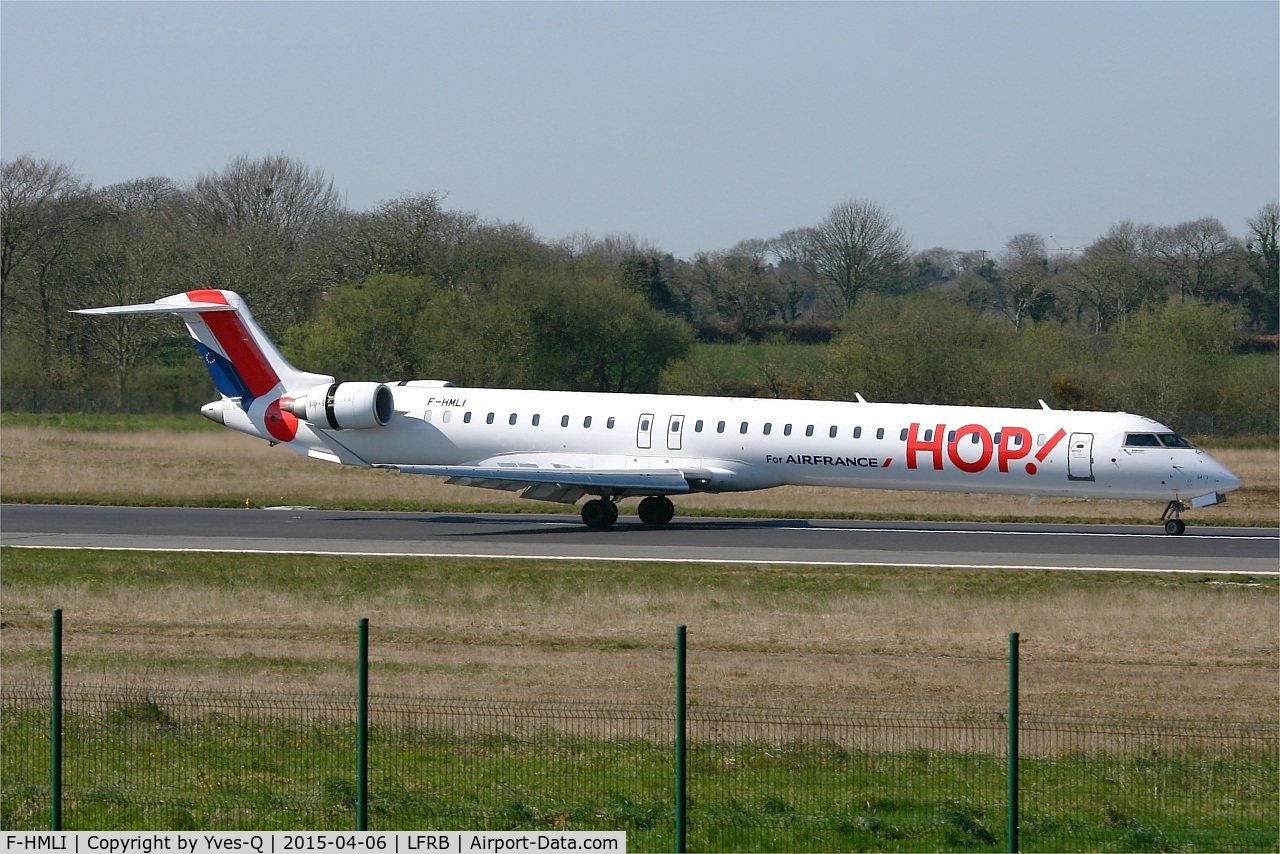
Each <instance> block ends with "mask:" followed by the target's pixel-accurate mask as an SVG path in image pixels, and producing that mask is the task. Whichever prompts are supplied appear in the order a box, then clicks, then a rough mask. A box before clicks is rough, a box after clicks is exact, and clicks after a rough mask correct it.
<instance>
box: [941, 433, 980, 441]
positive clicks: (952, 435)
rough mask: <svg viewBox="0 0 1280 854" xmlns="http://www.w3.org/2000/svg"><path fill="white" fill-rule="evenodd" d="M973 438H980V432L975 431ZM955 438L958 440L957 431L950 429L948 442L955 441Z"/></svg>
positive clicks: (975, 439)
mask: <svg viewBox="0 0 1280 854" xmlns="http://www.w3.org/2000/svg"><path fill="white" fill-rule="evenodd" d="M973 438H974V441H977V439H978V434H977V433H974V434H973ZM955 440H956V431H955V430H952V431H950V432H949V433H947V441H948V442H954V441H955Z"/></svg>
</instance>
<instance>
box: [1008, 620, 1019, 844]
mask: <svg viewBox="0 0 1280 854" xmlns="http://www.w3.org/2000/svg"><path fill="white" fill-rule="evenodd" d="M1017 850H1018V633H1017V632H1010V633H1009V851H1011V852H1017Z"/></svg>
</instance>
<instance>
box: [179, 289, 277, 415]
mask: <svg viewBox="0 0 1280 854" xmlns="http://www.w3.org/2000/svg"><path fill="white" fill-rule="evenodd" d="M187 298H188V299H190V300H191V301H192V302H194V303H220V304H222V305H227V306H229V305H230V304H229V303H228V302H227V298H226V296H225V295H224V294H223V293H222V291H215V290H198V291H187ZM200 319H201V320H202V321H204V325H205V326H206V327H207V328H208V330H209V333H210V335H211V336H212V337H213V341H214V342H215V343H216V344H217V349H215V348H214V347H212V346H210V345H209V344H208V343H206V342H205V341H202V340H200V338H199V337H197V338H196V347H197V348H198V349H199V351H200V357H201V358H202V359H203V360H204V363H205V365H206V366H207V367H208V368H209V373H210V375H211V376H212V377H213V382H214V385H216V386H217V388H218V393H219V394H222V395H224V396H226V397H238V398H240V405H241V407H243V408H244V409H248V408H249V406H250V404H252V403H253V401H254V400H256V399H257V398H259V397H262V396H263V395H264V394H267V393H268V392H270V391H272V390H273V389H274V388H276V386H278V385H280V376H279V375H278V374H277V373H276V371H275V369H274V368H273V367H272V366H271V362H270V361H269V360H268V359H267V356H266V354H265V353H263V352H262V348H261V347H259V346H258V342H257V341H255V340H254V338H253V335H252V333H250V331H249V329H248V327H246V326H245V324H244V321H243V320H242V319H241V318H240V314H239V313H238V312H235V311H209V312H204V313H202V314H201V315H200Z"/></svg>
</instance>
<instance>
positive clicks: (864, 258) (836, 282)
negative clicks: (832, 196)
mask: <svg viewBox="0 0 1280 854" xmlns="http://www.w3.org/2000/svg"><path fill="white" fill-rule="evenodd" d="M910 252H911V246H910V244H909V243H908V241H907V237H906V234H905V233H904V232H903V231H902V229H901V228H899V227H898V226H897V225H896V224H895V223H894V221H893V220H892V218H890V217H889V215H888V214H887V213H885V212H884V210H883V209H882V208H881V207H880V206H879V205H877V204H876V203H875V202H869V201H850V202H843V203H841V204H838V205H836V206H835V207H834V208H832V209H831V212H830V213H828V214H827V216H826V219H824V220H823V221H822V222H820V223H818V224H817V225H816V226H814V227H813V228H811V229H809V230H808V246H807V249H806V252H805V256H806V257H805V260H806V263H807V264H808V266H809V268H810V270H811V271H812V272H813V274H814V275H815V276H816V277H817V278H818V280H819V281H820V282H821V283H822V284H823V286H824V287H825V288H826V289H827V291H828V293H829V294H830V296H831V298H832V299H833V300H834V301H836V302H837V303H838V304H839V305H840V306H841V307H842V308H844V309H848V308H850V307H852V306H853V304H854V303H855V302H857V300H858V297H859V296H860V295H861V294H862V293H863V291H866V290H868V289H876V288H880V287H883V286H885V285H887V284H889V283H890V282H892V281H893V279H894V277H895V276H896V275H897V273H898V268H899V267H900V265H901V264H902V263H903V262H904V261H906V260H907V256H908V255H909V254H910Z"/></svg>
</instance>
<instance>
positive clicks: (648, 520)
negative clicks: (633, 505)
mask: <svg viewBox="0 0 1280 854" xmlns="http://www.w3.org/2000/svg"><path fill="white" fill-rule="evenodd" d="M639 514H640V521H641V522H644V523H645V524H646V525H665V524H667V523H668V522H670V521H671V519H672V517H674V516H675V515H676V506H675V505H674V504H672V503H671V499H670V498H668V497H667V496H665V495H650V496H649V497H648V498H646V499H644V500H643V501H641V502H640V507H639Z"/></svg>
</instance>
